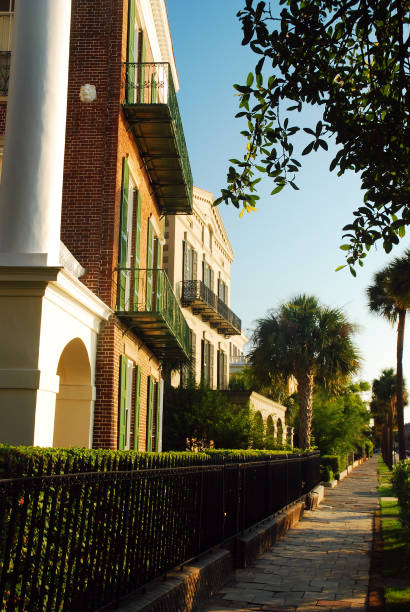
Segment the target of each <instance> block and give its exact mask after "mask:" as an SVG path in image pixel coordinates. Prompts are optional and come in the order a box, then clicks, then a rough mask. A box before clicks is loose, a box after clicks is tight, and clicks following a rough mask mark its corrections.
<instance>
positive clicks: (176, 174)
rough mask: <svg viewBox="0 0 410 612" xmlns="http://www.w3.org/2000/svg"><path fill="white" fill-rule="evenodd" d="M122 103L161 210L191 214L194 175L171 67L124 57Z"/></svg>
mask: <svg viewBox="0 0 410 612" xmlns="http://www.w3.org/2000/svg"><path fill="white" fill-rule="evenodd" d="M123 70H124V76H123V86H124V102H123V109H124V113H125V116H126V118H127V121H128V123H129V125H130V127H131V130H132V133H133V135H134V138H135V140H136V142H137V145H138V148H139V150H140V153H141V156H142V158H143V160H144V165H145V168H146V170H147V172H148V175H149V178H150V181H151V184H152V187H153V189H154V192H155V195H156V197H157V200H158V204H159V206H160V208H161V211H162V212H163V214H168V215H175V214H184V215H187V214H188V215H189V214H192V188H193V180H192V173H191V166H190V163H189V157H188V150H187V146H186V142H185V136H184V130H183V127H182V121H181V116H180V114H179V107H178V101H177V96H176V93H175V88H174V81H173V78H172V72H171V67H170V65H169V64H168V63H166V62H159V63H147V62H144V63H125V64H124V66H123Z"/></svg>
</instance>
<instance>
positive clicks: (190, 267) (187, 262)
mask: <svg viewBox="0 0 410 612" xmlns="http://www.w3.org/2000/svg"><path fill="white" fill-rule="evenodd" d="M197 266H198V256H197V253H196V251H195V250H194V249H193V248H192V247H191V245H190V244H189V243H188V242H186V241H185V240H183V241H182V280H183V281H191V280H196V278H197Z"/></svg>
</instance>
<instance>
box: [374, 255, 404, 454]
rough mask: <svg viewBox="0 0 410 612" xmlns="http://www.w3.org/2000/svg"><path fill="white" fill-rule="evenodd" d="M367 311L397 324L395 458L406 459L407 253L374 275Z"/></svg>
mask: <svg viewBox="0 0 410 612" xmlns="http://www.w3.org/2000/svg"><path fill="white" fill-rule="evenodd" d="M367 297H368V300H369V308H370V310H371V311H372V312H375V313H377V314H379V315H381V316H382V317H384V318H385V319H387V320H388V321H390V322H391V323H396V322H397V376H396V407H397V427H398V437H399V456H400V459H401V460H404V459H406V442H405V434H404V405H405V402H404V383H403V344H404V325H405V322H406V312H407V310H409V309H410V249H407V250H406V252H405V254H404V256H403V257H398V258H396V259H394V260H393V262H392V263H391V264H390V265H388V266H387V267H386V268H384V270H382V271H381V272H378V273H377V274H375V276H374V279H373V284H372V285H371V286H370V287H368V289H367Z"/></svg>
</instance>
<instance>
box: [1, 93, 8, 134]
mask: <svg viewBox="0 0 410 612" xmlns="http://www.w3.org/2000/svg"><path fill="white" fill-rule="evenodd" d="M6 115H7V102H6V101H5V102H0V134H1V135H2V134H4V133H5V131H6Z"/></svg>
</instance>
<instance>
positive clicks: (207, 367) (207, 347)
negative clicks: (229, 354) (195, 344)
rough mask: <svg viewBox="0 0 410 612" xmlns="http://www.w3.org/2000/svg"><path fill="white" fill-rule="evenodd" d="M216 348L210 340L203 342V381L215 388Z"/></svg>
mask: <svg viewBox="0 0 410 612" xmlns="http://www.w3.org/2000/svg"><path fill="white" fill-rule="evenodd" d="M213 371H214V347H213V346H212V344H211V343H210V342H208V340H205V339H204V340H202V341H201V381H202V382H203V383H205V384H206V385H208V387H211V388H212V387H213V384H214V380H213Z"/></svg>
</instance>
